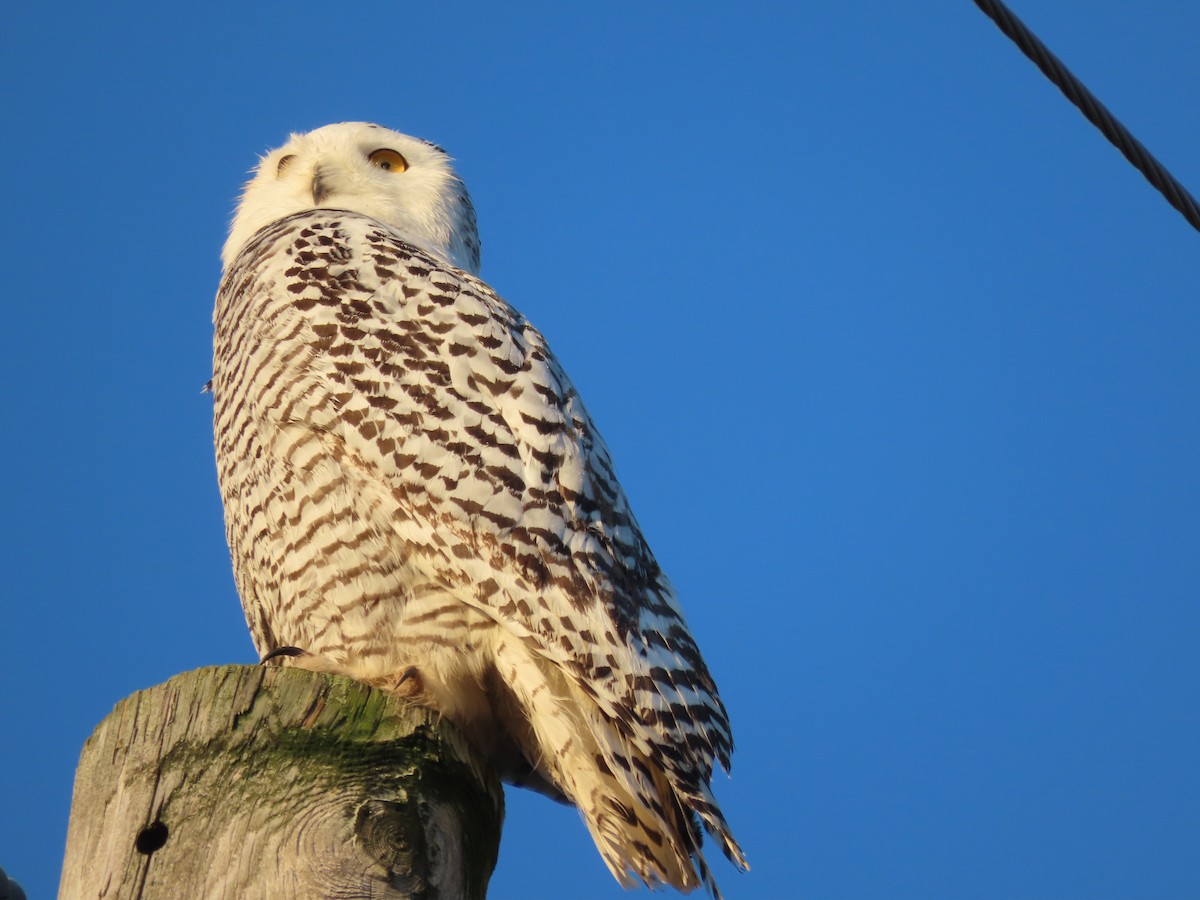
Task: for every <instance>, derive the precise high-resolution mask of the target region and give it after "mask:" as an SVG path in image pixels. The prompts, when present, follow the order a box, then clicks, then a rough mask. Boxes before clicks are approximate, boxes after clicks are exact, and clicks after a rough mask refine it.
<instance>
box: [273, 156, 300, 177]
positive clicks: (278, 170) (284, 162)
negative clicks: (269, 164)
mask: <svg viewBox="0 0 1200 900" xmlns="http://www.w3.org/2000/svg"><path fill="white" fill-rule="evenodd" d="M295 161H296V157H295V156H292V155H288V156H285V157H284V158H283V159H281V160H280V161H279V165H277V166H276V167H275V177H276V178H278V177H279V176H280V175H282V174H283V170H284V169H286V168H287V167H288V166H290V165H291V164H292V163H293V162H295Z"/></svg>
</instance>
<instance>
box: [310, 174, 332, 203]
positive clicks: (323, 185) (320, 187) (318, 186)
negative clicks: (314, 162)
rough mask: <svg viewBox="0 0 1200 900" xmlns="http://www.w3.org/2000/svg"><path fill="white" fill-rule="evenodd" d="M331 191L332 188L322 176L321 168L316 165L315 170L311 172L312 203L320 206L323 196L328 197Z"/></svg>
mask: <svg viewBox="0 0 1200 900" xmlns="http://www.w3.org/2000/svg"><path fill="white" fill-rule="evenodd" d="M332 193H333V189H332V188H330V186H329V183H328V182H327V181H326V180H325V178H324V177H323V176H322V174H321V168H320V166H318V167H317V171H315V172H314V173H313V180H312V198H313V204H314V205H315V206H320V205H321V204H322V203H323V202H324V201H325V198H326V197H328V196H329V195H330V194H332Z"/></svg>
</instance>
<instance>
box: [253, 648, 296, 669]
mask: <svg viewBox="0 0 1200 900" xmlns="http://www.w3.org/2000/svg"><path fill="white" fill-rule="evenodd" d="M304 655H305V651H303V650H301V649H300V648H299V647H276V648H275V649H274V650H272V651H271V652H270V653H268V654H267V655H266V656H264V657H263V658H262V659H260V660H259V661H258V664H259V665H260V666H265V665H266V664H267V663H269V662H270V661H271V660H273V659H277V658H279V657H281V656H304Z"/></svg>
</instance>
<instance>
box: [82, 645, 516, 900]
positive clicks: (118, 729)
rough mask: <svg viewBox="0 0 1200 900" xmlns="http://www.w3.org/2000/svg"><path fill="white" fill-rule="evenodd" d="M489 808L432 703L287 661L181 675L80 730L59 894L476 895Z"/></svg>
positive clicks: (490, 862) (490, 789)
mask: <svg viewBox="0 0 1200 900" xmlns="http://www.w3.org/2000/svg"><path fill="white" fill-rule="evenodd" d="M503 814H504V813H503V796H502V793H501V789H500V785H499V783H498V782H497V781H496V779H495V778H494V776H493V775H492V774H491V773H490V772H489V771H488V770H487V768H486V767H485V765H484V764H483V763H482V762H480V760H478V759H477V758H476V756H475V755H474V753H473V751H472V749H471V748H470V746H469V745H468V744H467V743H466V742H465V740H464V739H463V738H462V737H461V736H460V735H459V734H458V732H457V731H455V730H454V729H453V727H452V726H450V725H448V724H447V723H444V722H441V721H439V719H438V717H437V716H436V714H434V713H431V712H429V711H427V710H423V709H419V708H416V707H413V706H410V705H408V704H406V703H405V702H404V701H403V700H401V699H399V698H396V697H393V696H391V695H388V694H386V693H383V692H381V691H378V690H374V689H372V688H369V687H367V686H365V685H362V684H359V683H357V682H355V681H352V680H350V679H347V678H340V677H336V676H331V675H322V674H317V673H313V672H307V671H303V670H300V669H294V668H274V667H271V668H263V667H260V666H222V667H218V668H207V669H198V670H196V671H194V672H188V673H185V674H183V675H178V676H176V677H175V678H172V679H171V680H170V681H168V682H166V683H165V684H161V685H158V686H157V687H154V688H150V689H149V690H145V691H139V692H138V693H136V694H134V695H132V696H130V697H127V698H126V699H125V700H122V701H121V702H120V703H118V704H117V706H116V708H115V709H114V710H113V712H112V713H111V714H110V715H109V716H108V717H107V718H106V719H105V720H104V721H103V722H101V723H100V725H99V726H98V727H97V728H96V730H95V732H94V733H93V734H92V736H91V737H90V738H88V740H87V742H86V743H85V745H84V748H83V753H82V756H81V758H80V762H79V768H78V770H77V772H76V779H75V793H74V798H73V801H72V808H71V820H70V825H69V827H68V834H67V852H66V859H65V862H64V866H63V875H62V882H61V885H60V888H59V898H60V900H82V898H144V900H160V898H161V900H166V898H171V900H175V898H180V897H189V898H221V897H224V898H230V900H233V898H245V900H252V898H306V900H307V898H320V897H338V898H421V900H451V898H467V900H473V898H478V900H482V898H484V896H485V894H486V891H487V882H488V878H489V877H490V875H491V872H492V868H493V867H494V865H495V862H496V853H497V848H498V845H499V840H500V826H501V822H502V820H503Z"/></svg>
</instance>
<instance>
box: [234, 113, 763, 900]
mask: <svg viewBox="0 0 1200 900" xmlns="http://www.w3.org/2000/svg"><path fill="white" fill-rule="evenodd" d="M385 151H386V152H385ZM393 154H394V155H393ZM224 263H225V275H224V278H223V280H222V285H221V289H220V292H219V293H218V297H217V307H216V312H215V314H214V323H215V326H216V337H215V347H214V379H213V393H214V398H215V401H216V410H215V433H216V443H217V461H218V472H219V478H220V483H221V490H222V497H223V500H224V503H225V513H226V531H227V535H228V538H229V544H230V550H231V554H232V557H233V563H234V571H235V576H236V578H237V583H238V589H239V592H240V594H241V596H242V603H243V607H244V609H245V611H246V617H247V621H248V622H249V624H250V627H251V632H252V634H253V636H254V640H255V644H256V646H257V647H258V649H259V651H260V653H262V654H263V655H267V654H269V653H271V652H272V651H275V650H278V649H280V648H282V647H295V648H299V649H300V650H302V651H304V653H303V655H301V656H298V657H295V658H293V659H290V660H289V661H290V662H294V663H297V664H300V665H308V666H311V667H314V668H321V669H327V670H331V671H338V672H343V673H345V674H349V675H353V676H354V677H356V678H359V679H362V680H364V681H367V682H370V683H373V684H377V685H381V686H384V687H387V688H389V689H392V690H395V691H397V692H400V693H404V694H407V695H410V696H412V697H413V699H414V700H415V701H417V702H420V703H424V704H428V705H430V706H433V707H435V708H437V709H439V710H440V711H441V712H442V713H443V714H445V715H446V716H448V717H450V718H451V719H453V720H454V721H455V722H456V723H457V724H458V725H459V726H460V727H461V728H463V730H464V731H465V732H466V733H467V734H468V736H469V737H470V738H471V739H472V740H473V741H474V742H475V743H476V744H477V745H478V746H479V747H480V749H481V750H483V751H484V752H485V753H488V754H489V755H490V757H491V758H492V759H493V761H494V763H495V764H496V766H497V767H498V768H499V769H500V771H501V772H502V774H503V775H504V777H506V778H507V779H508V780H510V781H513V782H514V783H520V784H527V785H529V786H531V787H535V788H537V789H539V790H542V791H544V792H546V793H549V794H551V795H553V796H560V797H563V798H565V799H568V800H570V801H571V802H573V803H575V805H576V806H578V807H579V809H580V811H581V813H582V814H583V817H584V820H585V822H586V823H587V826H588V828H589V830H590V831H591V833H592V836H593V838H594V839H595V841H596V844H597V846H598V847H599V849H600V852H601V854H602V855H603V857H604V860H605V862H606V863H607V864H608V866H609V868H610V870H612V872H613V874H614V875H615V876H616V877H617V878H618V880H620V881H621V883H622V884H626V885H628V884H630V883H632V881H631V873H632V876H636V877H637V878H639V879H641V880H642V881H644V882H645V883H647V884H651V885H654V884H658V883H665V884H670V885H673V886H675V887H678V888H681V889H684V890H687V889H690V888H692V887H695V886H696V885H697V884H699V883H701V882H705V883H707V884H708V885H709V886H710V887H712V883H711V878H710V876H709V874H708V870H707V867H706V865H705V863H704V860H703V856H702V854H701V852H700V845H701V841H702V833H701V831H700V828H699V827H698V825H697V824H696V822H697V817H698V820H699V822H700V823H702V824H703V827H704V829H705V830H707V831H708V832H709V834H710V835H711V836H712V837H714V838H715V840H716V841H717V842H718V844H719V845H720V847H721V849H722V850H723V851H724V852H725V853H726V855H728V856H729V857H730V859H732V860H733V861H735V862H736V863H738V864H739V865H744V862H745V861H744V859H743V857H742V854H741V851H740V849H739V848H738V846H737V844H736V842H735V841H734V839H733V837H732V835H731V833H730V832H729V829H728V826H727V825H726V823H725V821H724V818H723V817H722V815H721V813H720V810H719V809H718V807H717V805H716V801H715V799H714V797H713V795H712V792H711V789H710V787H709V782H710V780H711V776H712V770H713V765H714V762H719V763H720V764H721V765H722V766H723V767H724V768H728V767H729V754H730V752H731V750H732V738H731V736H730V731H729V722H728V718H727V716H726V713H725V709H724V707H723V706H722V704H721V702H720V700H719V698H718V696H717V690H716V686H715V684H714V683H713V681H712V678H711V676H710V675H709V673H708V670H707V668H706V667H705V665H704V662H703V660H702V659H701V657H700V653H699V651H698V649H697V648H696V644H695V642H694V640H693V639H692V636H691V634H690V633H689V631H688V629H687V626H686V625H685V623H684V621H683V617H682V614H681V612H680V610H679V606H678V603H677V601H676V598H675V595H674V592H673V590H672V588H671V586H670V584H669V583H668V581H667V579H666V577H665V576H664V575H663V573H662V571H661V570H660V569H659V567H658V564H657V563H656V562H655V560H654V556H653V554H652V553H651V552H650V549H649V547H648V546H647V545H646V542H645V540H644V539H643V537H642V535H641V532H640V530H639V528H638V526H637V522H636V521H635V519H634V518H633V515H632V513H631V511H630V509H629V505H628V502H627V500H626V498H625V495H624V493H623V491H622V490H621V487H620V485H619V483H618V482H617V480H616V477H615V475H614V473H613V467H612V461H611V459H610V457H609V454H608V451H607V449H606V448H605V446H604V443H603V441H602V440H601V439H600V437H599V435H598V434H597V432H596V430H595V427H594V425H593V423H592V421H591V418H590V417H589V415H588V413H587V411H586V410H585V409H584V407H583V405H582V403H581V402H580V400H579V397H578V395H577V394H576V392H575V389H574V388H573V386H572V385H571V383H570V381H569V380H568V378H567V376H566V374H565V373H564V372H563V371H562V369H561V367H560V366H559V365H558V362H557V360H556V359H555V358H554V356H553V355H552V354H551V352H550V350H549V348H548V347H547V346H546V343H545V341H544V339H543V338H542V336H541V335H540V334H539V333H538V332H537V331H536V330H535V329H534V328H533V327H532V326H531V325H530V324H529V323H528V322H527V321H526V320H525V319H524V318H523V317H522V316H521V315H520V314H519V313H517V312H516V311H515V310H514V309H513V308H512V307H511V306H509V305H508V304H507V303H506V302H505V301H504V300H502V299H501V298H500V297H498V296H497V295H496V294H495V292H493V291H492V290H491V288H489V287H488V286H487V285H486V284H485V283H483V282H482V281H480V280H479V279H478V278H477V277H475V276H476V273H477V272H478V267H479V242H478V238H477V236H476V231H475V215H474V211H473V209H472V207H471V204H470V200H469V199H468V196H467V193H466V190H465V188H464V187H463V185H462V183H461V181H459V179H458V177H457V176H456V175H455V174H454V172H453V169H452V168H451V166H450V160H449V158H448V157H447V156H446V154H445V153H444V152H443V151H442V150H440V149H439V148H437V147H436V146H434V145H432V144H429V143H427V142H424V141H421V140H418V139H416V138H411V137H408V136H406V135H401V134H398V133H396V132H394V131H390V130H388V129H384V128H380V127H379V126H375V125H368V124H365V123H343V124H339V125H330V126H326V127H325V128H321V129H318V130H316V131H314V132H311V133H309V134H306V135H294V136H293V137H292V138H291V139H290V140H289V142H288V143H287V144H286V145H285V146H284V147H282V148H280V149H279V150H276V151H274V152H273V153H271V154H269V155H268V156H266V157H264V158H263V160H262V161H261V163H260V165H259V167H258V169H257V171H256V174H255V176H254V178H253V179H252V180H251V181H250V183H249V184H248V185H247V186H246V190H245V192H244V194H243V197H242V200H241V203H240V205H239V208H238V212H237V215H236V217H235V219H234V223H233V226H232V229H231V231H230V236H229V240H228V242H227V243H226V245H225V250H224Z"/></svg>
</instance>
